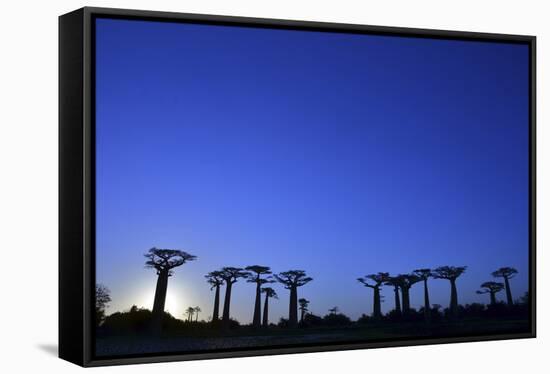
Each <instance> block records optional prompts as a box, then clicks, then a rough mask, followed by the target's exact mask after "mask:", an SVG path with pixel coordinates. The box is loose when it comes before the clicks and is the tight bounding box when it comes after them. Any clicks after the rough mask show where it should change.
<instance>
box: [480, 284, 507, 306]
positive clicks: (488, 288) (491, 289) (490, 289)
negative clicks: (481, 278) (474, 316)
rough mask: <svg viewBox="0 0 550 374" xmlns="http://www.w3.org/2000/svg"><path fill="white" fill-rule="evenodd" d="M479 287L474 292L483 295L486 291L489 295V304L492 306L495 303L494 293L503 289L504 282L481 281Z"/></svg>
mask: <svg viewBox="0 0 550 374" xmlns="http://www.w3.org/2000/svg"><path fill="white" fill-rule="evenodd" d="M480 287H481V288H483V289H482V290H479V291H476V293H477V294H478V295H483V294H485V293H488V294H489V296H490V297H491V305H493V306H494V305H496V303H497V298H496V294H497V293H498V292H500V291H502V290H503V289H504V284H502V283H500V282H485V283H482V284H481V286H480Z"/></svg>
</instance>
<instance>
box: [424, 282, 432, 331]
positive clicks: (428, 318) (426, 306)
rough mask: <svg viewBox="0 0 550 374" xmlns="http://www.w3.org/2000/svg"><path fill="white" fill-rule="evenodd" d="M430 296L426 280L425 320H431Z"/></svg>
mask: <svg viewBox="0 0 550 374" xmlns="http://www.w3.org/2000/svg"><path fill="white" fill-rule="evenodd" d="M430 316H431V314H430V294H429V292H428V279H424V319H426V321H429V320H430Z"/></svg>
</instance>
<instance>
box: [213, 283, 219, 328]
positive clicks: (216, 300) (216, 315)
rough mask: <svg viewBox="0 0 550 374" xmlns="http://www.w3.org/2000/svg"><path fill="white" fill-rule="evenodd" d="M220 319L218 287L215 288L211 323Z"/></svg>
mask: <svg viewBox="0 0 550 374" xmlns="http://www.w3.org/2000/svg"><path fill="white" fill-rule="evenodd" d="M219 318H220V286H219V285H218V286H216V294H215V296H214V312H212V321H217V320H218V319H219Z"/></svg>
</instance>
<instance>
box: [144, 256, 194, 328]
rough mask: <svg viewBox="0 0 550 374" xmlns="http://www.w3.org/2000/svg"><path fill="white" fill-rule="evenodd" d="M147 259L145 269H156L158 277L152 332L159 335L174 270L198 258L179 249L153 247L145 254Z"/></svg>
mask: <svg viewBox="0 0 550 374" xmlns="http://www.w3.org/2000/svg"><path fill="white" fill-rule="evenodd" d="M145 258H147V261H146V262H145V267H147V268H152V269H155V270H156V272H157V275H158V278H157V287H156V290H155V300H154V302H153V312H152V316H151V330H152V331H153V332H155V333H158V332H160V330H161V328H162V317H163V316H164V304H165V303H166V291H167V289H168V278H169V277H171V276H172V274H173V269H174V268H176V267H178V266H181V265H183V264H185V263H186V262H188V261H193V260H195V259H196V258H197V256H193V255H191V254H189V253H187V252H185V251H181V250H179V249H160V248H155V247H153V248H151V249H149V252H147V253H146V254H145Z"/></svg>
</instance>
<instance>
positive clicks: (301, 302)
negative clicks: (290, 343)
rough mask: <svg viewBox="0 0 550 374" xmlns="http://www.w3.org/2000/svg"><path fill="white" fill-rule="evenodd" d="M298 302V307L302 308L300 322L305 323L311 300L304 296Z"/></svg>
mask: <svg viewBox="0 0 550 374" xmlns="http://www.w3.org/2000/svg"><path fill="white" fill-rule="evenodd" d="M298 304H299V307H298V309H300V323H304V317H305V315H306V313H307V312H309V310H308V308H307V307H308V306H309V300H307V299H304V298H301V299H298Z"/></svg>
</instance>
